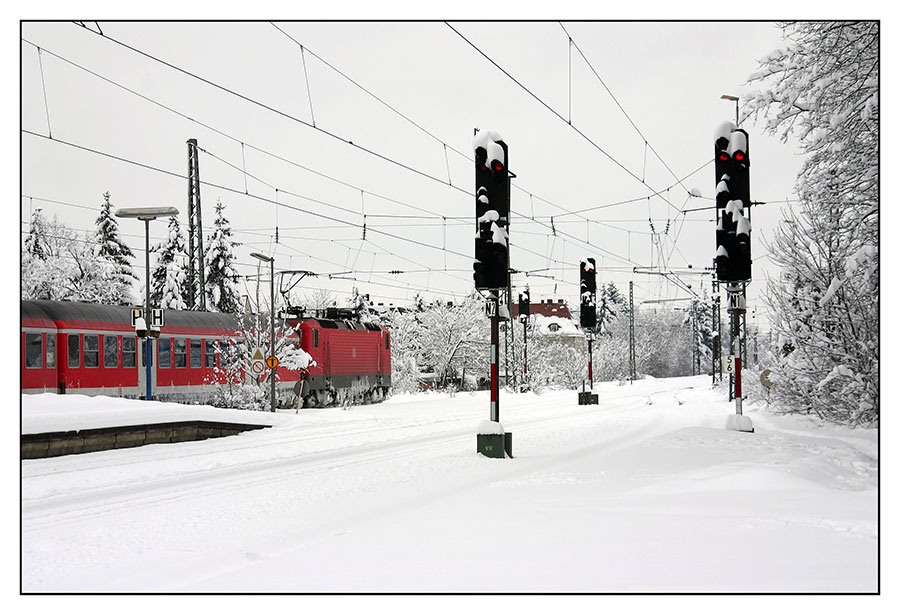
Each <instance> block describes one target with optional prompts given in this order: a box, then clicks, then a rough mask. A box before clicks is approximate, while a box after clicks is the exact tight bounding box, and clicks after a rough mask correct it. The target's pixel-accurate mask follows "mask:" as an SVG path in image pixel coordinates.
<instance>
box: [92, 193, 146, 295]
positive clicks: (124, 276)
mask: <svg viewBox="0 0 900 615" xmlns="http://www.w3.org/2000/svg"><path fill="white" fill-rule="evenodd" d="M109 197H110V194H109V192H105V193H104V194H103V203H102V204H101V205H100V215H99V216H98V217H97V222H96V226H97V232H96V235H95V241H96V242H97V244H96V255H97V257H98V258H99V259H100V261H101V265H102V270H103V285H104V295H105V296H104V297H103V299H102V300H101V303H106V304H109V305H131V304H132V303H133V302H134V298H133V297H132V283H133V282H134V280H136V279H137V276H135V274H134V271H133V270H132V266H131V259H133V258H134V253H133V252H132V251H131V248H129V247H128V246H127V245H125V243H124V242H123V241H122V239H121V238H120V236H119V223H118V221H117V220H116V219H115V217H113V215H112V211H111V207H112V206H111V204H110V202H109Z"/></svg>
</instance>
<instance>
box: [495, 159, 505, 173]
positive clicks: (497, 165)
mask: <svg viewBox="0 0 900 615" xmlns="http://www.w3.org/2000/svg"><path fill="white" fill-rule="evenodd" d="M494 170H495V171H497V172H499V171H502V170H503V163H501V162H499V161H497V160H495V161H494Z"/></svg>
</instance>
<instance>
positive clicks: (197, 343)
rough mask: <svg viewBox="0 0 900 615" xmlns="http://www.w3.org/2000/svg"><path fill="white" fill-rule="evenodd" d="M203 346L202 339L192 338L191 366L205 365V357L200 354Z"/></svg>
mask: <svg viewBox="0 0 900 615" xmlns="http://www.w3.org/2000/svg"><path fill="white" fill-rule="evenodd" d="M202 347H203V343H202V340H191V367H203V357H202V356H201V355H200V352H201V350H200V349H201V348H202Z"/></svg>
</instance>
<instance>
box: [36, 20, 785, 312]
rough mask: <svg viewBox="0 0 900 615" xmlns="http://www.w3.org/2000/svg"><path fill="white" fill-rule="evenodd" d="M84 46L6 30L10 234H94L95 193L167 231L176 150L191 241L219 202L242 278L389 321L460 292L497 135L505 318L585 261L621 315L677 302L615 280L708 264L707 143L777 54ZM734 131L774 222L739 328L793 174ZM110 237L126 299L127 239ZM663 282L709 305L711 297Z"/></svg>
mask: <svg viewBox="0 0 900 615" xmlns="http://www.w3.org/2000/svg"><path fill="white" fill-rule="evenodd" d="M85 26H87V27H80V26H78V25H75V24H73V23H71V22H58V23H28V22H26V23H24V24H23V25H22V37H23V42H22V46H21V54H22V55H21V77H22V82H21V83H22V90H21V97H22V129H23V131H24V132H23V134H22V195H23V196H22V200H21V208H22V209H21V215H22V225H21V231H22V232H27V230H28V221H29V219H30V213H31V211H32V210H33V208H36V207H41V208H42V209H43V210H44V211H45V212H48V213H56V214H58V215H59V217H60V218H61V219H62V220H64V221H66V222H67V223H68V224H70V225H71V226H73V227H75V228H77V229H92V228H93V221H94V218H95V217H96V211H97V206H98V205H99V204H100V203H101V202H102V195H103V193H104V192H106V191H109V192H110V193H111V195H112V202H113V204H114V205H115V206H117V207H135V206H147V205H173V206H175V207H178V208H179V209H180V210H181V211H182V214H181V221H182V222H183V223H184V224H185V226H186V221H187V217H186V210H187V189H186V188H187V185H186V184H187V180H186V179H185V175H186V169H187V147H186V141H187V139H189V138H195V139H197V140H198V144H199V146H200V147H201V148H202V150H203V151H202V152H201V157H200V176H201V180H202V181H203V182H204V185H203V186H202V188H201V193H202V204H203V221H204V231H205V233H209V232H210V230H211V228H212V222H213V219H214V206H215V203H216V201H217V200H219V199H220V200H221V201H222V202H223V203H224V204H225V205H226V214H227V216H228V217H229V218H230V220H231V223H232V227H233V230H234V231H235V239H236V240H237V241H240V242H241V243H242V244H243V245H242V246H240V247H239V248H238V250H237V254H238V260H239V262H240V263H241V265H240V271H241V272H242V273H251V272H255V270H256V261H254V260H253V259H252V258H250V257H249V252H251V251H261V252H265V253H267V254H273V255H274V256H275V258H276V267H277V268H279V269H286V268H290V269H308V270H313V271H316V272H318V273H319V274H321V276H320V277H318V278H315V279H313V280H309V279H308V280H307V281H305V282H304V283H302V286H305V287H306V288H305V289H301V293H303V292H309V289H311V288H313V287H323V288H327V289H330V290H333V291H335V292H336V293H339V294H340V295H341V296H342V297H343V296H344V293H346V292H348V291H349V290H350V289H351V288H352V287H353V286H354V285H355V286H357V287H358V288H360V290H361V292H363V293H369V294H370V296H371V298H372V299H373V300H375V301H377V302H384V303H395V304H398V303H400V304H402V303H405V302H406V301H407V300H409V299H411V298H412V297H413V296H414V294H415V293H416V292H422V293H423V294H424V295H425V296H426V297H427V298H432V297H446V298H447V299H452V298H453V297H459V296H461V295H463V294H465V293H466V292H468V291H470V290H471V288H472V287H473V283H472V275H471V271H472V255H473V252H474V248H473V245H474V197H473V196H472V193H473V192H474V185H473V184H474V171H473V168H472V166H473V163H472V162H471V160H470V159H471V157H472V136H473V128H474V127H479V128H482V129H490V130H494V131H497V132H499V133H500V134H501V135H502V136H503V138H504V140H505V141H506V143H507V144H508V146H509V157H510V161H509V165H510V168H511V170H512V171H513V172H514V173H515V174H516V175H517V177H516V179H514V180H513V190H512V210H513V212H514V215H513V217H512V220H511V225H510V240H511V243H512V248H511V265H512V267H514V268H515V269H517V270H520V271H529V272H531V273H530V274H529V275H527V276H526V275H524V274H517V275H516V276H514V278H513V281H514V285H515V287H516V288H515V289H514V297H515V296H517V293H518V292H519V291H520V290H521V289H522V288H524V286H525V285H526V284H528V285H529V286H530V288H531V296H532V300H533V301H537V300H541V299H548V298H556V299H559V298H563V299H566V300H567V301H569V302H570V303H577V282H578V263H579V260H580V259H581V258H583V257H588V256H592V257H594V258H595V259H596V260H597V263H598V266H599V280H598V281H599V282H601V283H605V282H608V281H613V282H615V283H616V285H617V286H618V287H619V289H620V290H621V291H622V292H624V293H626V294H627V290H628V282H629V281H633V282H634V285H635V301H636V302H641V301H656V300H660V299H673V298H678V297H687V296H689V295H688V293H687V292H686V291H684V290H682V289H679V288H677V287H676V286H675V285H674V284H671V283H669V282H667V281H666V280H665V279H664V278H662V277H660V276H653V275H644V274H638V273H634V271H633V270H634V267H636V266H637V267H641V268H650V267H660V266H662V267H663V268H664V269H667V270H668V269H674V270H677V271H684V270H685V268H686V267H687V266H688V265H692V267H693V269H694V270H699V269H702V268H703V267H706V266H708V265H710V264H711V260H712V257H713V254H714V251H715V237H714V223H713V222H712V219H713V218H714V212H713V211H712V210H708V209H707V210H700V211H688V212H685V211H684V210H695V209H697V208H701V207H709V206H711V205H712V204H713V201H712V199H711V198H709V197H712V196H713V194H714V177H713V167H712V149H713V148H712V134H713V132H714V131H715V129H716V128H717V126H718V125H719V124H721V123H722V122H723V121H728V120H733V119H734V116H735V105H734V103H733V102H728V101H724V100H721V98H720V96H721V95H722V94H731V95H736V96H741V95H743V94H744V93H745V92H746V91H747V89H748V86H746V84H745V82H746V79H747V77H748V76H749V75H750V74H751V73H752V72H753V71H754V70H756V68H757V61H758V59H760V58H761V57H763V56H764V55H766V54H767V53H769V52H771V51H773V50H774V49H776V48H778V47H779V46H782V45H784V44H785V43H784V41H782V40H781V33H780V30H779V29H777V28H776V27H775V26H774V25H773V24H772V23H769V22H737V23H735V22H712V23H690V22H612V23H603V22H584V21H580V22H566V21H563V22H557V21H542V22H513V23H503V22H489V23H478V22H450V24H449V25H448V24H445V23H443V22H439V21H430V22H405V23H378V22H363V23H350V22H344V23H335V22H331V23H315V22H275V25H273V24H272V23H269V22H244V23H202V22H200V23H197V22H194V23H171V22H162V23H151V22H138V23H127V22H104V21H101V22H99V24H95V23H94V22H85ZM98 26H99V30H100V31H102V36H101V35H100V34H98ZM276 26H277V27H276ZM451 26H452V27H451ZM569 37H571V41H572V43H571V44H570V39H569ZM300 45H302V46H303V48H304V51H303V52H302V53H301V47H300ZM38 48H40V49H41V51H40V53H38ZM582 53H583V55H584V57H582ZM488 58H489V59H488ZM585 58H586V59H585ZM495 64H496V65H495ZM498 66H499V68H498ZM501 68H502V70H501ZM88 71H90V72H88ZM503 71H505V72H506V73H508V75H507V74H505V73H504V72H503ZM92 73H93V74H92ZM341 73H343V74H341ZM513 78H514V79H515V80H514V79H513ZM350 80H352V81H350ZM353 82H355V84H354V83H353ZM517 82H518V83H517ZM361 88H365V90H368V92H369V93H367V92H366V91H364V90H363V89H361ZM129 90H130V91H129ZM373 95H374V97H373ZM375 97H377V98H378V99H380V101H379V100H377V99H376V98H375ZM389 107H391V108H392V109H391V108H389ZM404 116H405V117H404ZM188 118H190V119H188ZM742 127H743V128H745V129H746V130H747V131H748V132H749V133H750V139H751V141H750V150H751V160H752V168H751V181H752V197H753V199H754V200H756V201H766V202H769V203H770V204H768V205H762V206H757V207H755V208H754V210H753V212H752V216H753V217H752V219H753V256H754V270H753V273H754V280H753V283H752V284H751V286H750V290H749V297H750V299H749V301H750V303H751V307H756V306H757V305H758V296H759V294H760V291H762V289H763V287H764V283H765V276H766V274H767V273H768V274H771V273H773V272H774V270H773V268H772V267H771V266H770V264H769V261H768V260H767V258H766V257H765V254H766V252H767V250H766V248H765V246H764V238H765V237H768V236H770V235H771V232H772V229H773V228H774V225H775V224H776V222H777V221H778V219H779V218H780V216H781V209H782V207H786V206H788V205H785V204H784V200H785V199H790V198H792V196H793V190H792V189H793V184H794V181H795V177H796V173H797V170H798V169H799V167H800V164H801V162H802V160H801V158H800V157H799V156H798V155H797V150H796V147H795V145H794V144H792V143H788V144H782V143H780V142H779V141H778V140H777V139H774V138H772V137H768V136H765V135H762V133H761V130H760V128H757V127H756V126H754V125H753V124H752V123H744V124H742ZM51 135H52V139H51V138H48V137H50V136H51ZM348 142H352V143H353V145H351V144H349V143H348ZM698 169H699V170H698ZM693 188H696V189H698V190H699V191H700V192H701V193H702V195H703V197H706V198H701V199H698V198H690V197H689V196H688V194H687V191H688V190H690V189H693ZM658 191H662V192H661V193H660V194H659V195H656V196H653V195H654V193H656V192H658ZM53 201H58V202H59V203H54V202H53ZM778 201H782V204H779V203H778ZM85 208H89V209H85ZM583 210H587V211H583ZM573 212H581V213H573ZM551 217H552V220H551ZM363 223H365V225H366V237H365V241H363V231H362V225H363ZM276 226H277V227H278V235H279V242H278V243H275V228H276ZM120 228H121V230H122V232H123V234H124V235H125V238H126V240H127V241H128V243H129V245H130V246H131V247H132V249H134V250H135V251H136V252H137V254H138V256H139V258H138V259H137V260H136V263H135V264H136V266H137V267H138V270H139V273H140V275H141V277H142V278H143V252H142V248H143V225H142V224H140V223H138V222H133V221H122V222H121V224H120ZM554 229H555V231H556V234H555V235H554ZM164 232H165V223H163V222H159V223H155V224H154V225H153V226H152V228H151V237H152V239H151V241H153V240H154V239H156V240H158V239H159V238H161V237H162V236H163V234H164ZM399 238H405V239H406V241H404V240H402V239H399ZM392 270H399V271H403V272H406V273H402V274H391V273H387V272H389V271H392ZM347 271H352V272H353V273H350V274H347V273H343V272H347ZM327 274H339V277H353V278H356V279H355V280H346V279H329V278H328V277H327ZM541 276H550V277H541ZM682 279H683V280H684V281H685V282H689V283H691V284H692V287H693V289H694V290H696V291H697V292H698V293H701V294H702V290H703V289H705V290H706V291H707V292H709V289H710V286H709V276H683V278H682ZM675 305H677V304H675Z"/></svg>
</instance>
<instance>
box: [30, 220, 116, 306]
mask: <svg viewBox="0 0 900 615" xmlns="http://www.w3.org/2000/svg"><path fill="white" fill-rule="evenodd" d="M93 239H94V238H93V237H90V236H88V235H85V236H82V237H79V236H78V234H77V233H76V232H75V231H74V230H72V229H71V228H70V227H69V226H67V225H66V224H65V223H63V222H61V221H60V220H59V219H58V218H57V217H56V216H55V215H54V216H53V217H52V218H51V219H49V220H48V219H47V218H46V217H45V216H44V215H43V214H42V213H41V211H40V210H35V212H34V213H33V214H32V228H31V230H30V231H29V234H28V236H27V237H26V239H25V244H24V248H23V253H22V298H23V299H49V300H54V301H86V302H91V303H102V302H105V301H108V300H109V288H108V285H107V284H106V277H105V275H106V272H105V269H104V267H105V266H108V263H104V262H101V260H100V259H99V258H98V257H97V255H96V253H95V251H94V240H93Z"/></svg>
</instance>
